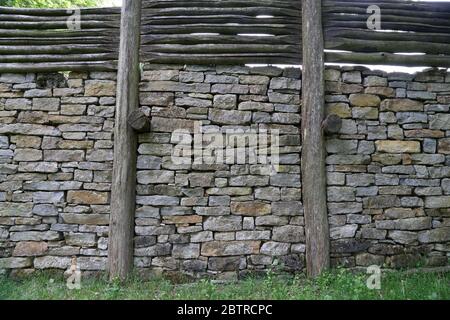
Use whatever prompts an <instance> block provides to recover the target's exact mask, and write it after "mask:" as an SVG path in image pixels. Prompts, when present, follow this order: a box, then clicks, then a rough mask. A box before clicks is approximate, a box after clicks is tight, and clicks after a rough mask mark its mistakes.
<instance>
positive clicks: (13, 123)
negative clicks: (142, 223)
mask: <svg viewBox="0 0 450 320" xmlns="http://www.w3.org/2000/svg"><path fill="white" fill-rule="evenodd" d="M115 86H116V83H115V74H114V73H90V74H87V73H74V72H73V73H70V74H65V75H64V74H61V73H57V74H26V75H21V74H2V75H1V76H0V269H2V270H3V271H5V270H10V269H13V270H14V269H15V270H16V271H19V272H22V273H23V272H25V273H26V272H30V271H33V270H35V269H48V268H52V269H67V268H68V267H69V266H70V265H71V259H72V257H73V256H77V257H78V264H79V266H80V267H81V268H82V269H83V270H104V269H105V267H106V260H107V259H106V256H107V251H106V250H107V242H108V238H107V237H108V224H109V191H110V187H111V185H110V181H111V171H112V170H111V169H112V160H113V140H112V138H113V137H112V131H113V127H114V108H115V107H114V105H115Z"/></svg>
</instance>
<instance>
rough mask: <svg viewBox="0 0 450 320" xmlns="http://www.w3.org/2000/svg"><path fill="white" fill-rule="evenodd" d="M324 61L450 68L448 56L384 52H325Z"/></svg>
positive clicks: (449, 57)
mask: <svg viewBox="0 0 450 320" xmlns="http://www.w3.org/2000/svg"><path fill="white" fill-rule="evenodd" d="M325 60H326V62H328V63H352V64H374V65H376V64H381V65H391V66H408V67H442V68H449V67H450V56H448V55H430V54H427V55H405V54H392V53H386V52H378V53H360V52H326V53H325Z"/></svg>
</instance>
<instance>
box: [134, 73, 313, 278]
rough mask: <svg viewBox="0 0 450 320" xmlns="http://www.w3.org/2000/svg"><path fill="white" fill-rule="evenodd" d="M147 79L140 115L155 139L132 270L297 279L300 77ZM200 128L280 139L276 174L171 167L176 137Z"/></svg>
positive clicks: (140, 199) (143, 153)
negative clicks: (272, 273) (274, 274)
mask: <svg viewBox="0 0 450 320" xmlns="http://www.w3.org/2000/svg"><path fill="white" fill-rule="evenodd" d="M146 69H147V70H145V71H144V74H143V81H142V84H141V105H142V106H143V110H144V111H145V112H147V113H148V114H149V115H151V117H152V120H151V127H152V132H151V133H148V134H143V135H141V136H140V138H139V159H138V172H137V177H138V178H137V181H138V188H137V204H138V208H137V212H136V243H135V246H136V249H135V256H136V258H135V259H136V266H137V267H139V268H144V269H148V268H150V269H156V270H166V271H177V270H182V271H184V272H187V273H191V274H192V273H194V274H206V273H209V274H217V273H221V274H220V276H222V277H235V276H237V274H238V273H239V272H240V271H241V272H245V271H249V270H253V271H259V270H266V269H268V268H269V267H271V266H272V265H273V263H274V262H275V261H278V262H279V264H280V265H282V268H283V269H285V270H289V271H301V270H302V269H303V267H304V259H305V257H304V252H305V246H304V238H305V236H304V220H303V211H302V203H301V182H300V151H301V147H300V141H301V139H300V128H299V125H300V115H299V112H300V90H301V79H300V70H299V69H285V70H282V69H278V68H273V67H263V68H247V67H227V66H217V67H201V66H187V67H184V66H157V65H153V66H152V65H150V66H147V67H146ZM196 122H197V123H201V124H202V128H203V132H204V133H205V134H207V133H208V132H219V133H220V134H225V133H226V132H227V130H243V131H245V130H251V129H254V130H256V131H258V130H268V131H269V132H271V130H273V129H275V130H279V146H280V156H279V163H280V167H279V168H278V170H277V171H273V170H271V167H270V166H267V165H264V164H260V163H255V162H251V161H250V160H249V161H247V162H245V163H238V162H237V159H235V161H231V163H217V162H214V163H209V164H208V163H207V162H206V161H203V162H201V163H196V162H194V161H192V162H190V163H188V164H181V165H177V164H174V161H173V159H172V157H171V155H172V154H173V151H174V150H175V149H176V146H177V142H178V141H177V140H175V139H174V137H173V136H172V132H173V131H174V130H176V129H187V130H188V131H189V132H194V131H195V130H194V129H195V123H196ZM258 132H259V131H258ZM193 139H194V138H193ZM271 142H272V141H271ZM189 144H190V143H189ZM227 145H228V144H227V143H225V144H224V145H223V147H224V148H225V147H226V146H227ZM247 146H248V147H251V146H252V144H251V143H250V142H249V143H248V144H247ZM244 147H245V146H244ZM247 150H248V149H247ZM237 152H238V153H245V150H242V149H237ZM227 159H228V158H227Z"/></svg>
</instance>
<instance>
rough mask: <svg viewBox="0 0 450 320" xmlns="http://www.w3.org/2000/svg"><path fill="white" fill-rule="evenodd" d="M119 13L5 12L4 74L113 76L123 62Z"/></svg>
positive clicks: (1, 30)
mask: <svg viewBox="0 0 450 320" xmlns="http://www.w3.org/2000/svg"><path fill="white" fill-rule="evenodd" d="M119 28H120V8H89V9H80V10H79V11H78V10H65V9H19V8H7V7H0V70H1V71H2V72H16V71H24V70H26V71H56V70H64V71H71V70H111V69H115V66H116V61H117V58H118V47H119Z"/></svg>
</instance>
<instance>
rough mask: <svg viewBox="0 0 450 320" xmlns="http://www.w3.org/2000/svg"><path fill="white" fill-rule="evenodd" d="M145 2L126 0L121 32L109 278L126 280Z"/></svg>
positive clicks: (131, 231)
mask: <svg viewBox="0 0 450 320" xmlns="http://www.w3.org/2000/svg"><path fill="white" fill-rule="evenodd" d="M140 26H141V0H124V1H123V5H122V18H121V30H120V53H119V68H118V74H117V106H116V122H115V130H114V168H113V177H112V190H111V219H110V226H109V227H110V232H109V252H108V256H109V264H108V268H109V276H110V279H115V278H119V279H121V280H124V279H125V278H126V277H127V276H128V275H129V273H130V271H131V270H132V268H133V251H134V247H133V237H134V213H135V206H136V204H135V202H136V200H135V199H136V157H137V150H136V149H137V137H136V133H135V132H134V130H133V128H131V126H130V125H129V124H128V123H127V119H128V116H129V115H130V114H131V113H132V112H133V111H135V110H137V109H138V108H139V81H140V68H139V48H140Z"/></svg>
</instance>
